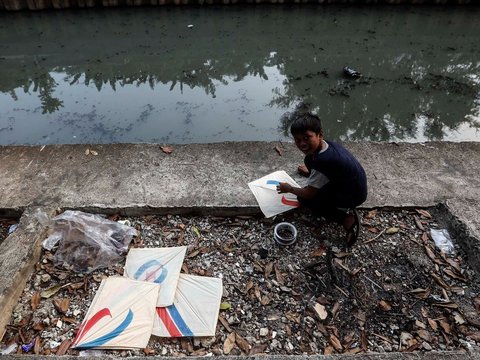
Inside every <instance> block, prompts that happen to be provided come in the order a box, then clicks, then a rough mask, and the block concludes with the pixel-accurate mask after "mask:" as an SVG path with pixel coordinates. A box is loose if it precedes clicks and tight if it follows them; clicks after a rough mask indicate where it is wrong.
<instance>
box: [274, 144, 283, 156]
mask: <svg viewBox="0 0 480 360" xmlns="http://www.w3.org/2000/svg"><path fill="white" fill-rule="evenodd" d="M275 151H276V152H277V153H278V155H280V156H282V154H283V150H282V149H281V148H280V147H279V146H275Z"/></svg>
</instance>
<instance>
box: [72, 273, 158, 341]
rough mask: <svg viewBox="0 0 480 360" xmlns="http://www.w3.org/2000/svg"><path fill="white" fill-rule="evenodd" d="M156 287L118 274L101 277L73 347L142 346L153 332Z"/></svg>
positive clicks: (156, 296) (153, 284)
mask: <svg viewBox="0 0 480 360" xmlns="http://www.w3.org/2000/svg"><path fill="white" fill-rule="evenodd" d="M158 288H159V285H158V284H155V283H148V282H143V281H135V280H131V279H127V278H125V277H120V276H117V277H110V278H107V279H104V280H102V283H101V284H100V287H99V289H98V291H97V293H96V294H95V297H94V298H93V301H92V304H91V305H90V308H89V309H88V312H87V315H86V316H85V319H84V320H83V322H82V324H81V325H80V328H79V330H78V332H77V335H76V337H75V339H74V340H73V343H72V347H73V348H74V349H91V348H98V349H135V348H140V349H142V348H145V347H146V346H147V344H148V341H149V339H150V335H151V333H152V327H153V322H154V316H155V314H156V312H155V305H156V302H157V298H158Z"/></svg>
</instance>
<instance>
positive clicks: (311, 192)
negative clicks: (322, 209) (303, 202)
mask: <svg viewBox="0 0 480 360" xmlns="http://www.w3.org/2000/svg"><path fill="white" fill-rule="evenodd" d="M277 191H278V193H279V194H282V193H291V194H293V195H296V196H297V197H300V198H303V199H312V198H313V197H314V196H315V195H316V194H317V191H318V189H316V188H314V187H313V186H309V185H308V186H305V187H303V188H298V187H294V186H292V185H290V184H289V183H286V182H281V183H280V184H279V185H278V186H277Z"/></svg>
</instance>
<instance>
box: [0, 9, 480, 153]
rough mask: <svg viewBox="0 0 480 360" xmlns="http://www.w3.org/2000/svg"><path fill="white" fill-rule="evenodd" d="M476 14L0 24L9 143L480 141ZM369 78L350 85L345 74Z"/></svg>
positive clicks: (239, 14) (62, 14) (37, 17)
mask: <svg viewBox="0 0 480 360" xmlns="http://www.w3.org/2000/svg"><path fill="white" fill-rule="evenodd" d="M479 18H480V8H478V7H427V6H421V7H396V6H395V7H388V6H379V7H339V6H315V5H303V6H279V5H276V6H248V7H244V6H226V7H207V6H206V7H152V8H122V9H83V10H72V11H44V12H19V13H0V144H1V145H7V144H57V143H63V144H65V143H117V142H158V143H170V144H179V143H206V142H220V141H243V140H269V141H270V140H281V141H285V140H287V139H288V131H287V129H288V119H289V116H285V114H286V113H288V112H291V111H292V110H293V109H294V108H295V106H296V105H298V104H299V103H300V102H303V103H306V104H308V105H309V107H310V108H311V109H312V111H315V112H316V113H318V114H319V115H320V117H321V118H322V120H323V123H324V128H325V132H326V137H327V138H328V139H336V140H354V141H408V142H423V141H429V140H443V141H478V140H479V139H480V131H479V129H480V41H479V34H480V21H478V19H479ZM345 66H349V67H351V68H352V69H354V70H356V71H358V72H360V73H361V75H362V76H361V77H359V78H350V77H348V76H346V75H345V74H344V72H343V71H342V69H343V68H344V67H345Z"/></svg>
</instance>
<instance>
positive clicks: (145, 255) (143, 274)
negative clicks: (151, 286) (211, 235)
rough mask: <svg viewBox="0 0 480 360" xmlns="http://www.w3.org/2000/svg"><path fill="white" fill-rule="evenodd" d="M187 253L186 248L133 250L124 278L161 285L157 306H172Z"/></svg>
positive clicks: (130, 252) (126, 263)
mask: <svg viewBox="0 0 480 360" xmlns="http://www.w3.org/2000/svg"><path fill="white" fill-rule="evenodd" d="M186 251H187V247H186V246H178V247H167V248H153V249H152V248H144V249H131V250H130V251H129V252H128V255H127V260H126V262H125V271H124V276H126V277H129V278H130V279H135V280H141V281H150V282H154V283H157V284H159V285H160V290H159V291H160V292H159V296H158V300H157V306H169V305H172V304H173V298H174V296H175V290H176V288H177V282H178V277H179V276H180V270H181V269H182V264H183V259H184V258H185V253H186Z"/></svg>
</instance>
